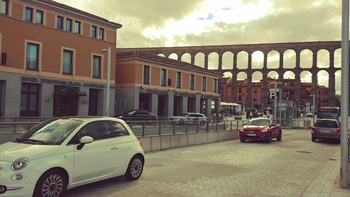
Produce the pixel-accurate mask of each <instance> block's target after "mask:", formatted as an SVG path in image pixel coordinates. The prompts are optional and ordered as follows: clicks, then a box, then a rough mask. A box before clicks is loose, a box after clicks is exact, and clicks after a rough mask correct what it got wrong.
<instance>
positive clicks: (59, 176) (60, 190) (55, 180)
mask: <svg viewBox="0 0 350 197" xmlns="http://www.w3.org/2000/svg"><path fill="white" fill-rule="evenodd" d="M66 188H67V180H66V176H65V174H64V173H62V171H61V170H58V169H54V170H50V171H47V172H45V173H44V174H43V175H42V176H41V177H40V179H39V181H38V182H37V184H36V186H35V189H34V195H33V196H35V197H61V196H63V195H64V193H65V191H66Z"/></svg>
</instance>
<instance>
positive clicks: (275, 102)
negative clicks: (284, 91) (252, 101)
mask: <svg viewBox="0 0 350 197" xmlns="http://www.w3.org/2000/svg"><path fill="white" fill-rule="evenodd" d="M277 84H282V82H277V81H275V98H274V102H273V105H274V107H273V118H274V119H275V120H276V108H277V98H276V97H277ZM280 96H281V95H280ZM280 102H281V98H280ZM280 116H281V111H280ZM280 119H281V117H280ZM279 122H280V124H281V120H280V121H279Z"/></svg>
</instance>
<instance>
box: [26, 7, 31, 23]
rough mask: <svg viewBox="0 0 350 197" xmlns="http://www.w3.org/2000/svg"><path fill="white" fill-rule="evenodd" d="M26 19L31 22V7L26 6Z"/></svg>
mask: <svg viewBox="0 0 350 197" xmlns="http://www.w3.org/2000/svg"><path fill="white" fill-rule="evenodd" d="M26 21H28V22H33V8H29V7H26Z"/></svg>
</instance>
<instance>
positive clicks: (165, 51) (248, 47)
mask: <svg viewBox="0 0 350 197" xmlns="http://www.w3.org/2000/svg"><path fill="white" fill-rule="evenodd" d="M305 49H308V50H310V51H311V52H312V67H311V68H301V67H300V53H301V51H303V50H305ZM337 49H341V42H340V41H320V42H291V43H271V44H240V45H210V46H184V47H147V48H125V49H123V48H118V49H117V52H120V51H124V50H125V51H130V50H137V51H142V52H147V53H149V54H153V55H164V56H165V57H169V56H170V55H172V54H176V55H177V57H178V60H180V58H181V57H182V55H184V54H190V57H191V64H193V65H195V56H196V54H198V53H203V54H204V67H205V68H208V65H209V63H208V56H209V54H211V53H213V52H215V53H217V54H218V68H217V69H214V70H217V71H219V72H222V73H225V72H230V73H232V95H231V98H232V100H231V101H232V102H237V95H236V91H235V90H236V82H237V75H238V73H240V72H245V73H246V75H247V89H246V91H247V92H246V95H247V98H252V74H253V73H254V72H255V71H260V72H261V73H262V84H263V87H262V92H267V91H268V87H267V78H268V73H269V72H271V71H275V72H277V73H278V76H283V73H285V72H287V71H291V70H292V72H293V73H295V82H294V84H295V87H296V88H295V93H294V94H295V95H294V99H299V100H300V98H301V95H300V94H301V87H300V82H301V80H300V74H301V73H302V72H303V71H309V72H311V73H312V81H311V84H312V90H311V94H313V95H316V98H318V97H317V94H318V91H317V84H318V83H317V82H318V76H317V74H314V73H318V72H319V71H321V70H324V71H326V72H328V74H329V79H328V87H329V89H328V91H329V92H328V95H329V97H328V103H329V105H332V106H334V105H335V99H336V97H335V91H336V90H335V73H336V72H337V71H338V70H340V69H341V68H340V67H339V68H336V67H334V53H335V51H336V50H337ZM287 50H293V51H294V52H295V55H296V60H295V64H296V65H295V67H294V68H284V67H283V54H284V52H285V51H287ZM320 50H326V51H328V52H329V67H328V68H319V67H317V52H318V51H320ZM242 51H244V52H246V53H248V65H247V68H245V69H241V68H238V67H237V54H238V53H240V52H242ZM256 51H261V52H262V53H263V54H264V58H263V66H262V68H252V54H253V53H254V52H256ZM270 51H277V52H278V53H279V54H280V61H279V66H278V68H268V67H267V54H268V53H269V52H270ZM226 52H231V53H232V54H234V55H233V65H232V69H223V54H224V53H226ZM282 80H283V77H282V78H281V77H279V78H278V82H280V81H282ZM349 92H350V91H349ZM267 101H268V95H267V94H263V95H262V102H263V103H267ZM317 104H318V103H317V99H316V106H317ZM246 107H248V108H250V107H252V99H248V100H247V103H246Z"/></svg>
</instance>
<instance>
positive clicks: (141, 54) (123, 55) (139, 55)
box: [116, 51, 221, 75]
mask: <svg viewBox="0 0 350 197" xmlns="http://www.w3.org/2000/svg"><path fill="white" fill-rule="evenodd" d="M116 54H117V55H116V59H117V61H118V60H121V59H129V58H140V59H144V60H149V61H154V62H158V63H160V64H167V65H172V66H176V67H179V68H185V69H186V68H187V69H191V70H196V71H199V72H206V73H211V74H216V75H221V72H218V71H216V70H209V69H206V68H202V67H199V66H196V65H193V64H190V63H187V62H183V61H179V60H174V59H170V58H166V57H162V56H157V55H153V54H148V53H147V52H140V51H127V52H117V53H116Z"/></svg>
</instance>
